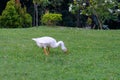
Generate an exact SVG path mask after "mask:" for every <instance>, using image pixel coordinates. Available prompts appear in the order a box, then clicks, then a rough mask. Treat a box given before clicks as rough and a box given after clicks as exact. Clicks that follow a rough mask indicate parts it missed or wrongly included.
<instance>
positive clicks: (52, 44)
mask: <svg viewBox="0 0 120 80" xmlns="http://www.w3.org/2000/svg"><path fill="white" fill-rule="evenodd" d="M32 40H34V41H35V42H36V44H37V45H38V46H39V47H41V48H43V49H44V53H45V54H46V55H48V54H49V48H56V47H58V46H60V47H61V49H62V50H63V51H64V52H65V53H66V52H67V48H66V47H65V45H64V42H63V41H58V42H57V41H56V40H55V39H54V38H52V37H40V38H32ZM46 48H48V51H47V50H46Z"/></svg>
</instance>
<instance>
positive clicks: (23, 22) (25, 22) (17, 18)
mask: <svg viewBox="0 0 120 80" xmlns="http://www.w3.org/2000/svg"><path fill="white" fill-rule="evenodd" d="M30 26H32V17H31V16H30V15H29V14H28V13H27V12H26V8H21V5H20V4H15V0H10V1H9V2H8V3H7V5H6V8H5V10H4V11H3V13H2V15H1V16H0V27H3V28H22V27H30Z"/></svg>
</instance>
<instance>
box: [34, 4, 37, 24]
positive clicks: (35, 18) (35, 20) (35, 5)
mask: <svg viewBox="0 0 120 80" xmlns="http://www.w3.org/2000/svg"><path fill="white" fill-rule="evenodd" d="M33 24H34V25H35V26H38V4H36V3H34V22H33Z"/></svg>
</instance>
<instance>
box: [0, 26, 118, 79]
mask: <svg viewBox="0 0 120 80" xmlns="http://www.w3.org/2000/svg"><path fill="white" fill-rule="evenodd" d="M41 36H51V37H54V38H56V40H57V41H58V40H63V41H64V42H65V45H66V47H67V48H68V50H69V53H68V54H64V53H63V52H62V51H61V49H60V47H59V48H55V49H51V52H50V55H49V56H45V55H44V53H43V50H42V49H41V48H39V47H38V46H37V45H36V43H35V42H34V41H32V38H36V37H41ZM0 80H120V30H86V29H79V28H65V27H55V28H53V27H44V26H40V27H38V28H35V27H34V28H23V29H0Z"/></svg>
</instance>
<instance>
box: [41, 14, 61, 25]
mask: <svg viewBox="0 0 120 80" xmlns="http://www.w3.org/2000/svg"><path fill="white" fill-rule="evenodd" d="M59 21H62V15H61V14H57V13H46V14H44V15H43V16H42V19H41V23H42V24H45V25H48V26H52V25H56V24H57V23H58V22H59Z"/></svg>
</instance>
